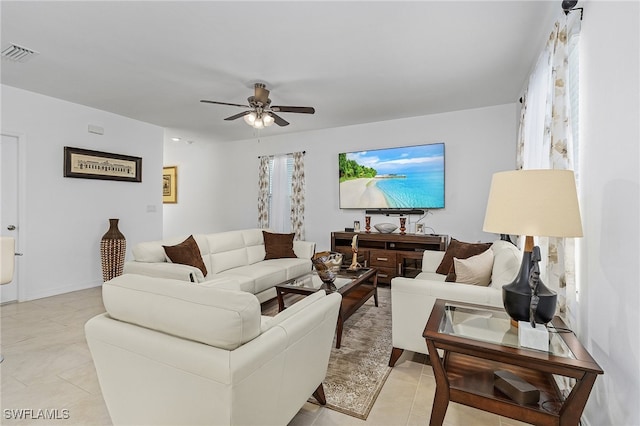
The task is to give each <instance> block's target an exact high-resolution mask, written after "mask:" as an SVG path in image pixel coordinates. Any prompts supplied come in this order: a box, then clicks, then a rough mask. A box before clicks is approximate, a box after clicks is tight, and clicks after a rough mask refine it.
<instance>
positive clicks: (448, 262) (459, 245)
mask: <svg viewBox="0 0 640 426" xmlns="http://www.w3.org/2000/svg"><path fill="white" fill-rule="evenodd" d="M490 247H491V243H465V242H462V241H458V240H456V239H455V238H451V242H450V243H449V247H447V251H446V252H445V253H444V257H443V258H442V262H440V265H438V269H436V272H437V273H438V274H442V275H448V274H449V272H451V271H453V258H454V257H457V258H458V259H466V258H468V257H471V256H475V255H476V254H480V253H482V252H483V251H486V250H487V249H489V248H490ZM454 274H455V272H454ZM452 278H453V279H449V277H447V280H446V281H455V280H456V279H455V276H454V277H452Z"/></svg>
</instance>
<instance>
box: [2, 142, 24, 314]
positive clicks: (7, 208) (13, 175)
mask: <svg viewBox="0 0 640 426" xmlns="http://www.w3.org/2000/svg"><path fill="white" fill-rule="evenodd" d="M19 229H20V227H19V225H18V138H17V137H15V136H8V135H2V141H1V143H0V234H1V235H2V236H3V237H14V238H15V239H16V251H18V247H19V246H20V245H19V244H18V231H19ZM15 266H16V268H15V272H14V274H13V281H11V283H9V284H5V285H0V302H1V303H5V302H10V301H14V300H18V262H16V265H15Z"/></svg>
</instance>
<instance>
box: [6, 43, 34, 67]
mask: <svg viewBox="0 0 640 426" xmlns="http://www.w3.org/2000/svg"><path fill="white" fill-rule="evenodd" d="M36 55H39V53H38V52H36V51H35V50H31V49H27V48H26V47H22V46H18V45H17V44H14V43H10V44H9V45H8V46H7V47H5V48H4V49H2V53H1V54H0V56H2V59H7V60H10V61H13V62H27V61H28V60H29V59H31V58H33V57H34V56H36Z"/></svg>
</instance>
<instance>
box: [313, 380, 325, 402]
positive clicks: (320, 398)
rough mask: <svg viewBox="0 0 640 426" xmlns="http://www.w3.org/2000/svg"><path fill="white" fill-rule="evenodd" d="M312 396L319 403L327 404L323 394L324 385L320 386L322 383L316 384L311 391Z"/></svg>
mask: <svg viewBox="0 0 640 426" xmlns="http://www.w3.org/2000/svg"><path fill="white" fill-rule="evenodd" d="M313 397H314V398H315V399H316V401H318V402H319V403H320V405H327V398H325V396H324V387H323V386H322V383H320V386H318V387H317V388H316V390H315V391H314V392H313Z"/></svg>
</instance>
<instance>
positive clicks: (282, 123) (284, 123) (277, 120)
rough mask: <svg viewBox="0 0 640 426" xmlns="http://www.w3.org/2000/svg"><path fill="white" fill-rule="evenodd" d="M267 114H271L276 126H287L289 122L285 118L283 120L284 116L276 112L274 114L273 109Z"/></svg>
mask: <svg viewBox="0 0 640 426" xmlns="http://www.w3.org/2000/svg"><path fill="white" fill-rule="evenodd" d="M269 115H271V116H272V117H273V122H274V123H276V124H277V125H278V126H288V125H289V122H288V121H287V120H285V119H284V118H282V117H280V116H279V115H277V114H274V113H273V111H271V112H269Z"/></svg>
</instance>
